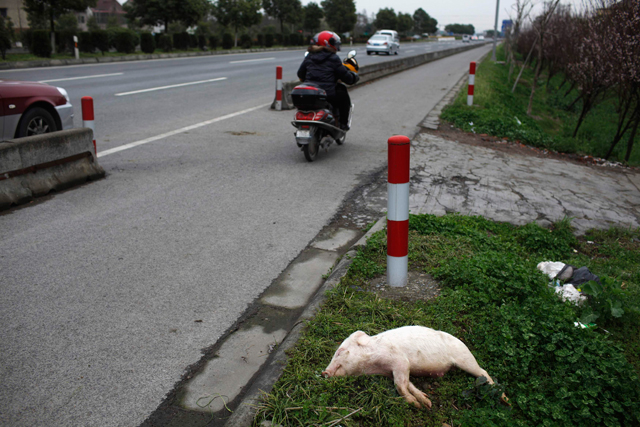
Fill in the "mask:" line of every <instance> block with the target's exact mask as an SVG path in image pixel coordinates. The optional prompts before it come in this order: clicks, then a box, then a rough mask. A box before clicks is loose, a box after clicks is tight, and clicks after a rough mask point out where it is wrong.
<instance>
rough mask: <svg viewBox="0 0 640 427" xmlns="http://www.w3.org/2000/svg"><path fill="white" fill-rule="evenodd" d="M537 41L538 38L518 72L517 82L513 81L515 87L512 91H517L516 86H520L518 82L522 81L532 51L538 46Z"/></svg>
mask: <svg viewBox="0 0 640 427" xmlns="http://www.w3.org/2000/svg"><path fill="white" fill-rule="evenodd" d="M536 43H537V40H536V41H534V42H533V46H531V50H530V51H529V54H528V55H527V59H525V60H524V64H522V68H521V69H520V73H518V77H516V81H515V83H513V89H511V93H513V92H515V91H516V86H518V82H519V81H520V76H522V72H523V71H524V69H525V67H526V66H527V62H529V58H530V57H531V53H533V49H534V48H535V47H536Z"/></svg>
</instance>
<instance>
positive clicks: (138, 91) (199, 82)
mask: <svg viewBox="0 0 640 427" xmlns="http://www.w3.org/2000/svg"><path fill="white" fill-rule="evenodd" d="M220 80H227V78H226V77H219V78H217V79H209V80H200V81H197V82H188V83H180V84H177V85H170V86H160V87H152V88H149V89H142V90H134V91H131V92H121V93H116V94H115V95H116V96H127V95H135V94H136V93H144V92H154V91H156V90H165V89H173V88H175V87H183V86H191V85H199V84H202V83H210V82H218V81H220Z"/></svg>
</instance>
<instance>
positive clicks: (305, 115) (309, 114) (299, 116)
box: [296, 111, 314, 120]
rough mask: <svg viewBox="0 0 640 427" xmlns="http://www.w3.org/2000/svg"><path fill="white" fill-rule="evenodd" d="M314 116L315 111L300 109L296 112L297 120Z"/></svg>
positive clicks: (310, 118) (311, 118)
mask: <svg viewBox="0 0 640 427" xmlns="http://www.w3.org/2000/svg"><path fill="white" fill-rule="evenodd" d="M313 116H314V113H313V111H311V112H305V111H298V112H297V113H296V120H313Z"/></svg>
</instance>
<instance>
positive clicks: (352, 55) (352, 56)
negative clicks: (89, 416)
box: [347, 50, 357, 58]
mask: <svg viewBox="0 0 640 427" xmlns="http://www.w3.org/2000/svg"><path fill="white" fill-rule="evenodd" d="M356 53H357V52H356V51H355V50H351V51H349V53H348V54H347V58H354V57H355V56H356Z"/></svg>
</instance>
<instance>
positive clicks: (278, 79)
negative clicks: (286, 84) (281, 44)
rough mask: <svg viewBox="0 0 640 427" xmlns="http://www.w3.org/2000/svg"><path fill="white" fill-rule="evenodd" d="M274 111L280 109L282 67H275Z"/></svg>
mask: <svg viewBox="0 0 640 427" xmlns="http://www.w3.org/2000/svg"><path fill="white" fill-rule="evenodd" d="M276 111H282V67H280V66H278V67H276Z"/></svg>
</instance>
